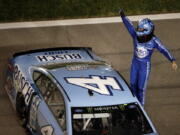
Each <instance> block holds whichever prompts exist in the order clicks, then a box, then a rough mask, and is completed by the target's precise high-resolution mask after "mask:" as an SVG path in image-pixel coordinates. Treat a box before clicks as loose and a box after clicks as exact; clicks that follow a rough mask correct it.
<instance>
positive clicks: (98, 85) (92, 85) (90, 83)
mask: <svg viewBox="0 0 180 135" xmlns="http://www.w3.org/2000/svg"><path fill="white" fill-rule="evenodd" d="M65 79H66V81H67V82H68V83H70V84H74V85H77V86H80V87H83V88H87V89H88V90H92V91H94V92H97V93H100V94H104V95H112V92H111V91H110V89H114V90H122V88H121V86H120V84H119V83H118V81H117V80H116V78H114V77H102V76H90V77H88V78H81V77H76V78H71V77H70V78H65Z"/></svg>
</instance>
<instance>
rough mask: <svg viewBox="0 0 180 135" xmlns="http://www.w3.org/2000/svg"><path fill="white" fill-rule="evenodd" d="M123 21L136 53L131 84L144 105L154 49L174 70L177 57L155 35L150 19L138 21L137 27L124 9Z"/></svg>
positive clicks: (121, 13)
mask: <svg viewBox="0 0 180 135" xmlns="http://www.w3.org/2000/svg"><path fill="white" fill-rule="evenodd" d="M119 13H120V16H121V18H122V21H123V23H124V25H125V27H126V28H127V30H128V32H129V33H130V35H131V36H132V38H133V44H134V54H133V59H132V64H131V73H130V85H131V89H132V92H133V94H134V95H135V96H136V97H137V98H138V100H139V101H140V103H141V104H142V106H144V104H145V93H146V87H147V81H148V78H149V73H150V70H151V62H150V61H151V56H152V53H153V51H154V49H157V50H159V51H160V52H161V53H162V54H163V55H164V56H165V57H166V58H167V59H168V60H169V61H170V62H171V63H172V68H173V69H174V70H176V69H177V67H178V66H177V64H176V62H175V58H174V57H173V56H172V55H171V54H170V52H169V51H168V50H167V49H166V48H165V46H164V45H163V44H162V43H161V41H160V40H159V38H158V37H156V36H155V35H154V29H155V27H154V24H153V22H152V21H151V20H150V19H148V18H145V19H142V20H140V21H139V22H138V25H137V29H135V28H134V26H133V24H132V22H131V21H130V20H129V19H128V18H127V17H126V15H125V13H124V11H123V10H120V11H119Z"/></svg>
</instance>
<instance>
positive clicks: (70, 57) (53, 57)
mask: <svg viewBox="0 0 180 135" xmlns="http://www.w3.org/2000/svg"><path fill="white" fill-rule="evenodd" d="M36 58H37V59H38V60H39V61H40V62H48V61H56V60H57V61H58V60H75V59H82V56H81V55H80V54H78V53H70V54H57V55H39V56H36Z"/></svg>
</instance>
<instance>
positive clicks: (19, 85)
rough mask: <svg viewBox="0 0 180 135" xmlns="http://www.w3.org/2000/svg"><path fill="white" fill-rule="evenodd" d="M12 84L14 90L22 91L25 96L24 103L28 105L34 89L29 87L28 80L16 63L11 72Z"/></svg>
mask: <svg viewBox="0 0 180 135" xmlns="http://www.w3.org/2000/svg"><path fill="white" fill-rule="evenodd" d="M13 79H14V84H15V89H16V91H20V92H22V94H23V96H24V98H25V104H26V105H29V102H30V99H31V96H32V94H33V93H34V89H33V88H32V87H31V85H30V84H29V82H28V81H27V80H26V79H25V77H24V75H23V72H22V71H21V70H20V68H19V66H18V65H15V68H14V74H13Z"/></svg>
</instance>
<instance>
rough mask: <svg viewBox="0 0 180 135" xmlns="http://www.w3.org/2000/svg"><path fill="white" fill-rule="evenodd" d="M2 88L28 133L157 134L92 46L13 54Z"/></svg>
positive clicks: (44, 134) (88, 134)
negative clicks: (3, 87) (93, 50)
mask: <svg viewBox="0 0 180 135" xmlns="http://www.w3.org/2000/svg"><path fill="white" fill-rule="evenodd" d="M5 89H6V91H7V93H8V95H9V98H10V100H11V102H12V104H13V107H14V109H15V110H16V111H17V114H18V116H19V119H20V120H21V122H22V125H23V126H24V127H25V128H27V129H28V130H29V131H30V133H31V134H32V135H157V132H156V130H155V128H154V126H153V124H152V123H151V121H150V119H149V118H148V116H147V114H146V113H145V111H144V109H143V108H142V107H141V105H140V103H139V102H138V100H137V98H136V97H135V96H133V94H132V93H131V91H130V89H129V87H128V85H127V83H126V82H125V81H124V80H123V78H122V76H121V75H120V74H119V73H118V72H117V71H116V70H114V69H113V68H112V67H111V66H110V65H108V64H107V63H106V62H104V61H103V60H102V59H101V58H100V57H98V56H96V55H95V54H94V53H93V52H92V50H91V49H90V48H79V47H77V48H54V49H53V48H51V49H42V50H34V51H27V52H21V53H16V54H15V55H13V57H12V58H11V59H10V60H9V63H8V70H7V78H6V85H5Z"/></svg>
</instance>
